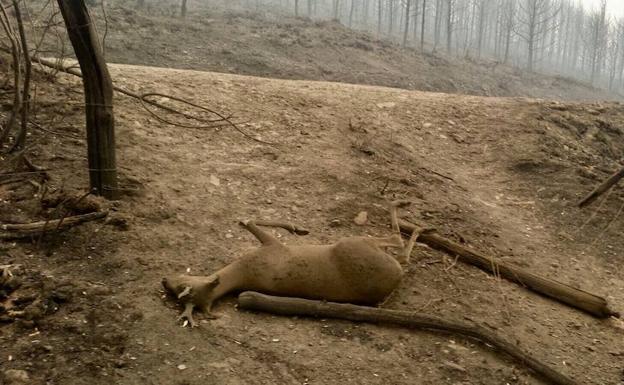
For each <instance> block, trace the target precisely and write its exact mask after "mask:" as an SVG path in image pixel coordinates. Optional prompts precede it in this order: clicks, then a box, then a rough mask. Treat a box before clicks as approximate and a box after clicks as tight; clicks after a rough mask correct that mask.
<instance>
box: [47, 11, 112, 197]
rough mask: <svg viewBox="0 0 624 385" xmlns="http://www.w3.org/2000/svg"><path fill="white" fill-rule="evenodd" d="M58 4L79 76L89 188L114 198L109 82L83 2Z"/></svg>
mask: <svg viewBox="0 0 624 385" xmlns="http://www.w3.org/2000/svg"><path fill="white" fill-rule="evenodd" d="M58 5H59V9H60V10H61V14H62V15H63V19H64V20H65V25H66V27H67V33H68V35H69V39H70V41H71V43H72V46H73V47H74V52H75V53H76V58H77V59H78V63H79V64H80V70H81V71H82V76H83V85H84V93H85V111H86V123H87V146H88V160H89V180H90V186H91V190H93V191H94V192H95V193H96V194H98V195H102V196H104V197H106V198H108V199H115V198H116V196H117V191H118V188H117V168H116V162H115V126H114V115H113V83H112V80H111V77H110V74H109V73H108V68H107V66H106V62H105V61H104V58H103V56H102V47H101V45H100V41H99V39H98V38H97V34H96V32H95V27H94V25H93V22H92V21H91V16H90V15H89V11H88V9H87V6H86V5H85V3H84V1H83V0H58Z"/></svg>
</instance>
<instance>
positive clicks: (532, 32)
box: [515, 0, 561, 71]
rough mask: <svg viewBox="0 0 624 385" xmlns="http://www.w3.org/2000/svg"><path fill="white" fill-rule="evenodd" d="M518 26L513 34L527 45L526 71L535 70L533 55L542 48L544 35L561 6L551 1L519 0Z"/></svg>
mask: <svg viewBox="0 0 624 385" xmlns="http://www.w3.org/2000/svg"><path fill="white" fill-rule="evenodd" d="M519 8H520V11H519V15H518V22H519V23H518V26H517V28H516V29H515V32H516V34H517V35H518V36H520V37H521V38H522V39H523V40H524V41H525V42H526V45H527V69H528V70H529V71H533V70H534V68H535V55H536V53H537V52H538V50H539V49H541V48H543V44H544V39H545V37H546V34H547V33H548V31H549V30H550V29H551V28H554V27H553V26H552V25H551V23H552V21H553V20H554V19H555V18H556V17H557V14H558V13H559V11H560V10H561V6H560V5H558V4H557V2H555V1H553V0H520V2H519Z"/></svg>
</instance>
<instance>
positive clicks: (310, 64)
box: [93, 1, 616, 100]
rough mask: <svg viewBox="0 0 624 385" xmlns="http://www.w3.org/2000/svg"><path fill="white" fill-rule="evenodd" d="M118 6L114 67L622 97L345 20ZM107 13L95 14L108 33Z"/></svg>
mask: <svg viewBox="0 0 624 385" xmlns="http://www.w3.org/2000/svg"><path fill="white" fill-rule="evenodd" d="M109 4H110V7H111V9H110V10H109V12H108V23H109V25H108V34H107V38H106V41H107V58H108V60H109V61H111V62H114V63H127V64H138V65H150V66H158V67H169V68H182V69H195V70H204V71H215V72H225V73H236V74H244V75H254V76H264V77H270V78H282V79H303V80H327V81H337V82H343V83H354V84H370V85H379V86H389V87H397V88H404V89H413V90H423V91H435V92H448V93H460V94H470V95H484V96H526V97H538V98H548V99H563V100H601V99H614V98H616V96H613V95H610V94H608V93H607V92H604V91H601V90H597V89H594V88H592V87H589V86H587V85H585V84H583V83H580V82H577V81H574V80H571V79H566V78H562V77H553V76H544V75H538V74H530V73H526V72H524V71H522V70H518V69H515V68H512V67H509V66H505V65H502V64H500V63H497V62H494V61H488V60H482V61H474V60H470V59H466V60H462V59H459V58H457V57H455V56H453V57H448V56H445V55H444V53H443V50H439V51H438V53H437V54H435V55H431V54H428V53H427V54H424V55H423V54H421V53H420V52H419V51H414V50H407V51H406V50H403V49H401V48H400V47H399V46H398V45H396V44H394V43H391V42H389V41H387V40H379V39H377V38H375V37H374V36H371V35H370V34H368V33H363V32H357V31H352V30H350V29H348V28H346V27H344V26H342V25H340V24H338V23H334V22H313V21H310V20H306V19H297V18H294V17H291V16H288V15H283V14H281V13H279V12H276V11H271V12H266V13H264V14H259V13H252V12H235V11H227V10H223V9H220V8H219V7H214V6H211V7H207V8H206V7H204V8H205V9H204V8H202V5H201V4H194V5H193V9H192V10H191V12H190V14H189V16H188V17H187V19H179V18H176V17H163V16H158V15H155V14H154V13H155V12H151V13H150V12H148V11H136V10H135V9H132V8H129V7H127V6H124V4H123V3H121V4H120V2H114V1H113V2H109ZM98 8H99V7H95V8H94V9H93V12H94V13H95V15H96V20H97V21H99V29H100V31H104V28H105V27H104V25H103V22H102V20H104V18H103V17H102V15H101V14H100V11H99V9H98ZM430 51H431V47H427V52H430Z"/></svg>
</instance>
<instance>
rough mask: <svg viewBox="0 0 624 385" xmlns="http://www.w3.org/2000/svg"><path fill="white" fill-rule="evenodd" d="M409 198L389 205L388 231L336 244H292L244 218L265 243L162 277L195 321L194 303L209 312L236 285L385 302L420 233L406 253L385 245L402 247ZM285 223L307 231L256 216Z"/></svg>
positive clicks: (334, 298)
mask: <svg viewBox="0 0 624 385" xmlns="http://www.w3.org/2000/svg"><path fill="white" fill-rule="evenodd" d="M405 204H406V202H403V201H397V202H393V203H392V204H391V206H390V212H391V219H392V227H393V230H394V232H395V234H393V235H392V236H390V237H385V238H370V237H348V238H342V239H340V240H339V241H338V242H336V243H334V244H332V245H302V246H288V245H284V244H282V243H281V242H279V241H278V240H277V239H276V238H275V237H273V236H272V235H270V234H269V233H266V232H264V231H263V230H261V229H260V228H259V227H258V226H257V224H256V223H254V222H241V223H240V224H241V226H243V227H245V228H246V229H247V230H249V231H250V232H251V233H252V234H254V235H255V236H256V238H258V240H259V241H260V242H262V246H260V247H258V248H257V249H254V250H252V251H250V252H248V253H247V254H245V255H243V256H242V257H241V258H240V259H238V260H236V261H234V262H232V263H231V264H229V265H227V266H226V267H224V268H223V269H221V270H219V271H217V272H216V273H214V274H212V275H210V276H208V277H197V276H188V275H180V276H176V277H171V278H165V279H163V286H164V287H165V289H166V290H167V292H169V293H170V294H172V295H173V296H175V297H177V298H178V299H179V300H180V301H182V302H183V303H184V304H185V310H184V312H183V313H182V315H181V318H187V319H188V320H189V322H190V323H191V325H194V324H195V323H194V321H193V318H192V312H193V308H194V307H197V308H199V309H200V310H202V311H204V312H207V313H208V314H209V315H210V310H211V308H212V304H213V303H214V301H215V300H217V299H219V298H220V297H222V296H224V295H225V294H227V293H229V292H233V291H244V290H252V291H258V292H261V293H266V294H273V295H279V296H288V297H300V298H308V299H321V300H326V301H333V302H349V303H355V304H367V305H374V304H377V303H379V302H382V301H383V300H384V299H385V298H386V297H387V296H388V295H389V294H390V293H391V292H392V291H393V290H394V289H395V288H396V287H397V285H398V284H399V282H400V281H401V277H402V276H403V269H402V268H401V265H400V264H399V260H401V261H402V262H403V261H405V262H406V261H407V258H408V257H409V253H410V252H411V249H412V247H413V244H414V240H415V238H416V236H417V235H418V234H417V232H414V234H413V235H412V238H411V239H410V242H409V243H408V245H407V247H405V249H404V254H403V256H402V257H399V258H395V257H393V256H392V255H390V254H388V253H386V252H385V251H384V250H383V248H385V247H393V248H403V247H404V244H403V240H402V238H401V235H400V233H399V227H398V223H397V214H396V210H397V207H399V206H404V205H405ZM258 224H260V225H264V226H272V227H282V228H286V229H288V230H289V231H291V232H293V233H298V234H299V233H306V232H305V231H304V230H301V229H299V228H297V227H295V226H292V225H286V224H281V223H274V222H258Z"/></svg>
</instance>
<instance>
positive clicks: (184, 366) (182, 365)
mask: <svg viewBox="0 0 624 385" xmlns="http://www.w3.org/2000/svg"><path fill="white" fill-rule="evenodd" d="M186 368H187V366H186V365H184V364H180V365H178V369H179V370H185V369H186Z"/></svg>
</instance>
